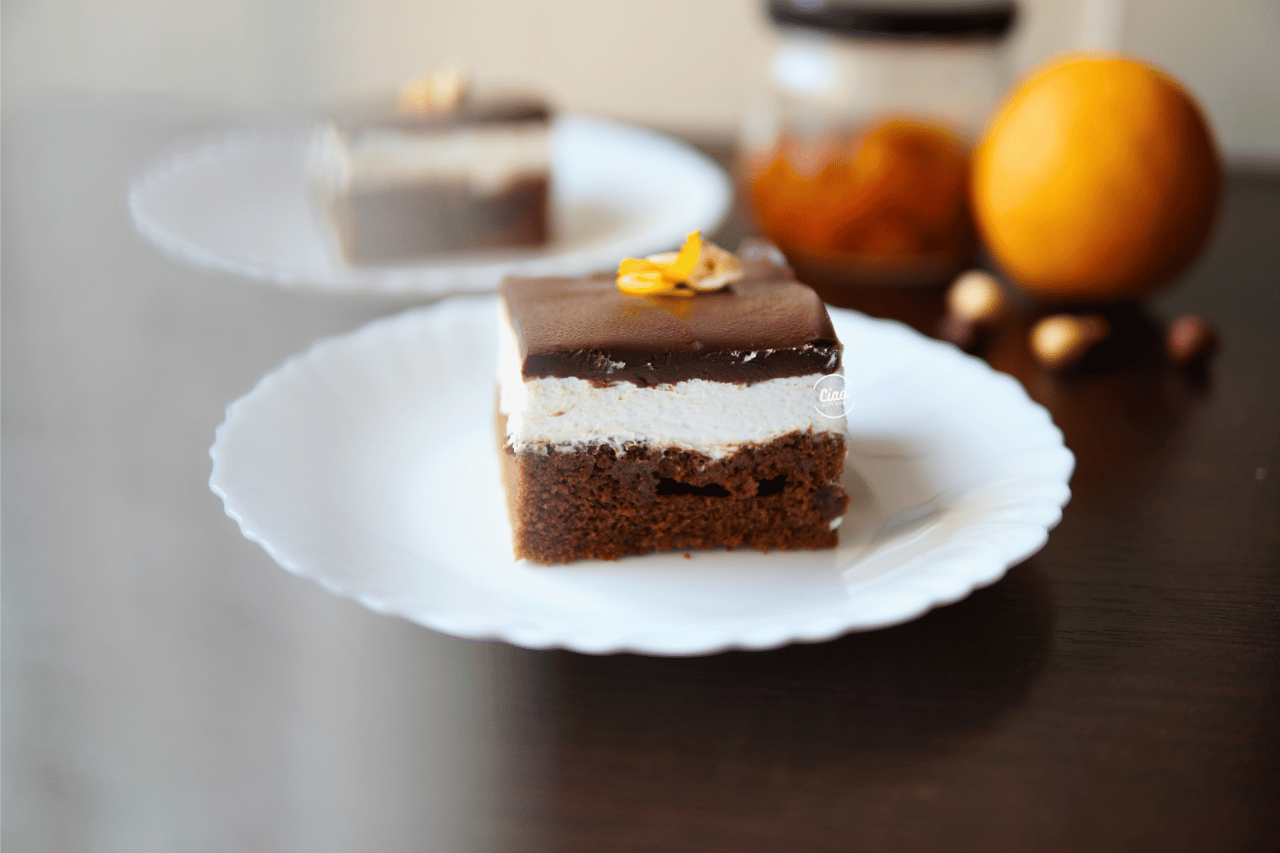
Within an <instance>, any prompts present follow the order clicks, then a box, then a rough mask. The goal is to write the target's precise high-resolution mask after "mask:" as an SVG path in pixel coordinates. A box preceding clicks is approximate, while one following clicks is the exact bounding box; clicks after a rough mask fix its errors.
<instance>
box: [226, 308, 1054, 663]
mask: <svg viewBox="0 0 1280 853" xmlns="http://www.w3.org/2000/svg"><path fill="white" fill-rule="evenodd" d="M495 311H496V307H495V301H494V299H493V298H492V297H486V298H472V299H465V298H463V299H456V300H447V301H445V302H441V303H439V304H437V305H435V306H432V307H429V308H425V309H419V310H416V311H412V312H409V313H405V314H400V315H398V316H394V317H390V318H388V319H385V320H381V321H378V322H376V323H373V324H372V325H370V326H367V327H365V328H364V329H362V330H360V331H357V332H354V333H352V334H349V335H346V336H344V337H340V338H335V339H332V340H328V341H324V342H321V343H319V344H317V345H316V346H315V347H313V348H312V349H311V350H310V351H309V352H307V353H306V354H304V355H301V356H298V357H296V358H294V359H292V360H291V361H289V362H287V363H286V364H285V365H284V366H283V367H281V368H280V369H278V370H276V371H275V372H273V373H271V374H269V375H267V376H266V377H265V378H263V380H262V381H261V382H260V383H259V384H258V386H257V387H256V388H255V389H254V390H253V391H252V392H250V393H249V394H248V395H247V396H245V397H244V398H242V399H240V400H238V401H237V402H235V403H234V404H232V405H231V406H230V407H229V408H228V410H227V419H226V421H225V422H224V423H223V424H222V426H221V427H220V428H219V429H218V433H217V438H216V440H215V441H214V444H213V447H212V448H211V450H210V453H211V455H212V456H213V475H212V477H211V479H210V486H211V487H212V489H213V491H214V492H216V493H217V494H218V495H219V496H221V497H222V499H223V502H224V504H225V506H226V510H227V514H228V515H229V516H231V517H232V518H233V519H235V520H236V521H237V522H238V523H239V524H240V529H241V530H242V532H243V533H244V535H245V536H247V537H248V538H249V539H252V540H253V541H255V542H258V543H259V544H261V545H262V546H263V547H264V548H265V549H266V550H267V552H268V553H269V554H270V555H271V556H272V557H273V558H274V559H275V560H276V562H278V563H279V564H280V565H281V566H283V567H284V568H286V569H288V570H289V571H292V572H295V573H297V574H300V575H303V576H305V577H309V578H312V579H314V580H316V581H317V582H319V583H320V584H322V585H323V586H325V587H326V588H328V589H329V590H331V591H333V592H335V593H338V594H340V595H346V596H350V597H352V598H354V599H356V600H358V601H360V602H361V603H362V604H364V605H366V606H367V607H369V608H371V609H373V610H376V611H379V612H383V613H393V614H397V615H400V616H403V617H405V618H407V619H411V620H413V621H415V622H419V623H421V624H423V625H426V626H428V627H431V628H434V629H436V630H438V631H443V632H445V633H448V634H454V635H457V636H460V637H472V638H477V639H481V638H494V639H501V640H505V641H507V642H510V643H514V644H516V645H519V646H525V647H529V648H547V647H565V648H570V649H576V650H578V651H582V652H592V653H603V652H614V651H635V652H644V653H650V654H663V655H694V654H706V653H710V652H715V651H719V650H722V649H728V648H751V649H762V648H769V647H773V646H778V645H782V644H784V643H789V642H793V641H813V640H823V639H827V638H830V637H834V636H837V635H839V634H842V633H845V632H848V631H857V630H867V629H871V628H880V627H884V626H888V625H893V624H896V623H899V622H904V621H906V620H909V619H913V618H915V617H917V616H919V615H920V614H922V613H924V612H925V611H927V610H928V609H929V608H931V607H934V606H937V605H940V604H946V603H949V602H953V601H956V600H958V599H961V598H963V597H964V596H966V595H967V594H968V593H969V592H970V591H971V590H973V589H974V588H976V587H980V586H984V585H986V584H990V583H992V582H994V581H995V580H997V579H999V578H1000V577H1001V576H1002V575H1003V574H1004V572H1005V570H1006V569H1007V568H1008V567H1009V566H1011V565H1013V564H1015V563H1017V562H1019V561H1021V560H1023V559H1025V558H1026V557H1028V556H1029V555H1031V554H1033V553H1034V552H1035V551H1037V550H1039V549H1040V547H1041V546H1043V545H1044V543H1045V540H1046V538H1047V535H1048V533H1047V531H1048V530H1049V529H1050V528H1052V527H1053V526H1054V525H1055V524H1056V523H1057V522H1058V520H1059V518H1060V515H1061V512H1060V508H1061V507H1062V506H1063V505H1064V504H1065V503H1066V501H1067V498H1068V497H1069V495H1070V492H1069V490H1068V488H1067V480H1068V479H1069V477H1070V475H1071V470H1072V467H1073V465H1074V458H1073V457H1072V455H1071V453H1070V452H1069V451H1068V450H1067V449H1066V448H1065V447H1064V446H1063V444H1062V434H1061V433H1060V432H1059V431H1058V429H1057V428H1056V427H1055V426H1054V425H1053V423H1052V422H1051V421H1050V419H1049V416H1048V414H1047V413H1046V412H1045V410H1044V409H1042V408H1041V407H1040V406H1038V405H1036V404H1035V403H1033V402H1031V401H1030V400H1029V399H1028V398H1027V396H1026V394H1025V392H1023V390H1022V387H1021V386H1020V385H1018V383H1017V382H1016V381H1015V380H1013V379H1012V378H1010V377H1008V376H1006V375H1004V374H1000V373H996V372H994V371H992V370H991V369H990V368H989V367H987V366H986V365H985V364H984V363H983V362H981V361H978V360H977V359H973V358H970V357H968V356H965V355H963V354H961V353H960V352H959V351H958V350H956V349H955V348H953V347H950V346H948V345H945V344H941V343H938V342H936V341H931V340H928V339H926V338H924V337H922V336H920V335H918V334H916V333H915V332H913V331H911V330H910V329H907V328H906V327H904V326H900V325H898V324H895V323H889V322H885V321H881V320H872V319H869V318H867V317H864V316H862V315H860V314H855V313H853V312H848V311H840V310H834V311H832V319H833V321H834V322H835V327H836V331H837V332H838V333H839V335H840V338H841V340H842V341H843V342H844V344H845V348H846V349H845V372H846V374H847V376H848V379H847V389H848V390H849V391H850V392H851V394H852V400H853V402H854V406H853V408H852V410H851V413H850V416H849V425H850V431H851V435H852V438H851V444H850V446H851V451H850V456H849V462H848V465H847V467H846V472H845V485H846V488H847V489H848V490H849V492H850V494H851V495H852V496H853V501H852V505H851V507H850V509H849V513H848V515H847V516H846V518H845V521H844V524H843V526H842V528H841V543H840V546H839V548H837V549H835V550H832V551H820V552H810V551H803V552H774V553H770V554H760V553H756V552H752V551H733V552H726V551H694V552H692V553H691V559H686V558H685V557H684V552H678V553H670V554H651V555H648V556H644V557H631V558H627V559H623V560H620V561H618V562H616V563H608V562H595V561H591V562H582V563H576V564H572V565H568V566H556V567H545V566H538V565H532V564H529V563H527V562H524V561H521V562H516V561H515V560H513V559H512V557H511V544H510V529H509V526H508V523H507V519H506V512H505V504H504V501H503V495H502V488H501V485H500V482H499V472H498V462H497V450H496V441H495V439H494V436H493V415H492V412H493V401H494V375H495V360H494V348H495V345H496V331H495V329H496V319H495Z"/></svg>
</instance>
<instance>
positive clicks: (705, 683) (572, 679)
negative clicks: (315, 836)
mask: <svg viewBox="0 0 1280 853" xmlns="http://www.w3.org/2000/svg"><path fill="white" fill-rule="evenodd" d="M1052 630H1053V602H1052V599H1051V597H1050V594H1049V590H1048V587H1047V584H1046V583H1045V581H1044V580H1043V578H1041V576H1040V574H1039V573H1038V572H1037V570H1036V567H1035V564H1034V561H1032V562H1029V563H1027V564H1024V565H1022V566H1020V567H1018V568H1015V569H1014V570H1012V572H1011V573H1010V574H1009V576H1007V577H1006V578H1005V579H1004V580H1002V581H1001V582H999V583H998V584H996V585H995V586H993V587H990V588H988V589H984V590H979V591H977V592H975V593H974V594H973V595H972V596H970V597H969V598H968V599H966V600H965V601H963V602H961V603H958V604H955V605H952V606H949V607H945V608H942V609H940V610H937V611H934V612H931V613H929V614H927V615H925V616H924V617H922V618H920V619H918V620H915V621H913V622H910V623H907V624H905V625H900V626H897V627H894V628H889V629H885V630H881V631H874V632H868V633H862V634H852V635H849V636H845V637H842V638H840V639H837V640H833V641H830V642H827V643H820V644H814V645H793V646H788V647H784V648H781V649H776V650H773V651H767V652H736V651H735V652H726V653H723V654H719V655H714V656H710V657H700V658H656V657H640V656H635V655H615V656H607V657H591V656H587V655H580V654H575V653H571V652H560V651H557V652H550V653H547V654H546V655H545V657H544V659H543V661H542V672H541V676H542V683H541V685H539V686H537V687H534V688H532V689H535V690H537V691H538V692H539V693H540V694H541V695H540V696H539V697H538V698H537V700H536V701H535V702H534V703H533V707H534V708H535V709H536V710H535V713H541V714H542V715H544V718H543V719H542V720H541V721H540V723H539V725H541V726H544V727H546V728H548V729H550V731H549V732H548V733H547V735H548V736H549V738H550V739H551V741H552V742H553V743H554V746H553V747H552V751H553V753H554V757H553V764H554V766H555V771H554V773H555V776H556V778H557V785H566V786H568V787H569V788H570V789H571V790H568V791H562V792H561V793H563V794H566V795H568V796H570V797H572V796H574V795H575V794H582V795H585V796H591V795H592V792H593V791H596V789H597V788H599V789H614V788H616V787H617V786H622V787H623V788H625V787H635V786H638V787H641V788H644V787H648V786H663V785H675V786H676V787H678V788H683V787H686V786H688V785H691V784H692V785H696V786H701V787H706V786H710V788H712V789H714V788H715V787H716V786H717V784H721V783H725V782H728V783H729V784H730V785H738V784H749V783H750V784H753V783H752V781H751V780H753V779H754V780H755V781H756V782H759V781H760V779H761V778H762V777H763V778H764V779H766V780H772V781H773V782H778V781H779V780H785V779H794V778H795V777H804V776H808V775H813V776H815V777H820V778H822V779H824V780H825V781H824V784H830V783H832V782H835V781H837V780H843V782H845V783H855V781H856V780H858V779H861V780H863V781H864V782H868V783H870V782H873V780H876V779H879V780H881V781H883V780H885V779H893V778H895V777H900V776H901V775H905V774H910V773H911V772H912V768H913V767H914V766H916V765H917V764H918V762H921V761H924V760H927V759H928V757H929V756H931V755H935V754H938V753H939V752H942V753H945V752H947V751H949V750H952V749H956V748H959V747H960V746H961V745H962V744H963V743H964V742H965V741H966V740H968V739H970V738H973V737H975V736H978V735H980V734H981V733H982V732H983V731H984V730H985V729H987V728H988V727H990V726H991V725H992V724H993V723H994V722H995V721H996V719H997V718H999V716H1000V715H1001V714H1002V713H1003V712H1005V711H1006V710H1007V709H1009V708H1010V707H1012V706H1015V705H1017V704H1018V703H1019V702H1020V701H1021V700H1022V698H1023V697H1024V696H1025V695H1026V693H1027V691H1028V689H1029V688H1030V687H1031V685H1032V684H1033V683H1034V681H1035V679H1036V676H1037V673H1038V672H1039V671H1040V669H1041V667H1042V665H1043V663H1044V660H1045V657H1046V655H1047V653H1048V649H1049V644H1050V637H1051V634H1052ZM531 687H532V685H531Z"/></svg>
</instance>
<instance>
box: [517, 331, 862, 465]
mask: <svg viewBox="0 0 1280 853" xmlns="http://www.w3.org/2000/svg"><path fill="white" fill-rule="evenodd" d="M821 378H822V374H814V375H812V376H792V377H785V378H782V379H768V380H765V381H763V382H755V383H752V384H750V385H739V384H735V383H730V382H708V381H706V380H704V379H690V380H687V381H684V382H676V383H673V384H669V385H658V386H656V387H652V388H641V387H639V386H637V385H633V384H632V383H630V382H618V383H615V384H613V385H608V386H604V387H599V386H596V385H592V384H591V383H590V382H588V381H587V380H585V379H575V378H569V379H559V378H555V377H539V378H536V379H528V380H526V379H524V377H523V376H522V375H521V363H520V354H519V347H518V344H517V342H516V337H515V334H514V332H513V331H512V329H511V325H510V322H509V321H508V320H507V317H506V312H505V309H504V311H503V316H502V322H501V323H500V325H499V345H498V388H499V400H498V408H499V410H500V411H501V412H502V414H504V415H506V417H507V441H508V444H509V445H511V446H512V447H513V449H514V450H515V451H516V452H522V451H525V450H530V449H539V448H543V447H546V446H548V445H550V446H552V447H554V448H556V449H557V450H565V451H568V450H574V449H577V448H578V447H581V446H582V445H583V444H600V443H603V444H609V445H612V446H614V447H616V448H618V449H622V448H624V447H626V446H627V445H634V444H648V445H652V446H657V447H672V446H677V447H680V448H682V449H687V450H695V451H698V452H699V453H704V454H706V455H707V456H709V457H711V458H712V459H722V458H724V457H725V456H728V455H730V454H731V453H733V452H734V451H735V450H737V449H738V448H739V447H741V446H742V445H744V444H753V443H754V444H758V443H764V442H769V441H772V440H774V439H776V438H781V437H782V436H784V435H787V434H788V433H791V432H796V431H799V432H805V431H806V430H813V431H814V432H817V433H822V432H833V433H838V434H844V432H845V419H844V418H843V417H840V418H832V417H828V416H826V415H823V414H822V413H820V412H819V411H818V408H817V404H818V392H817V391H816V390H815V389H814V385H815V383H817V381H818V380H819V379H821Z"/></svg>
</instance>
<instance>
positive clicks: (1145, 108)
mask: <svg viewBox="0 0 1280 853" xmlns="http://www.w3.org/2000/svg"><path fill="white" fill-rule="evenodd" d="M1221 189H1222V165H1221V162H1220V160H1219V157H1218V153H1217V149H1216V147H1215V145H1214V142H1213V137H1212V134H1211V133H1210V131H1209V127H1208V124H1207V123H1206V121H1205V118H1204V115H1203V114H1202V113H1201V112H1200V109H1199V107H1198V106H1197V105H1196V102H1195V101H1194V100H1193V99H1192V97H1191V95H1189V94H1188V93H1187V92H1186V90H1184V89H1183V88H1182V87H1181V86H1179V85H1178V84H1177V83H1176V82H1175V81H1174V80H1173V79H1172V78H1170V77H1169V76H1168V75H1166V74H1164V73H1162V72H1161V71H1159V70H1157V69H1155V68H1152V67H1151V66H1149V65H1146V64H1144V63H1142V62H1138V61H1136V60H1134V59H1131V58H1126V57H1123V56H1117V55H1113V54H1106V55H1104V54H1076V55H1071V56H1068V57H1066V58H1062V59H1059V60H1057V61H1052V62H1050V63H1049V64H1047V65H1045V66H1043V67H1041V68H1040V69H1038V70H1036V71H1034V72H1032V73H1031V74H1030V75H1029V76H1028V77H1027V78H1026V79H1025V80H1024V81H1022V82H1021V83H1020V84H1019V85H1018V86H1017V87H1016V88H1015V89H1014V90H1013V92H1012V93H1011V94H1010V95H1009V97H1008V98H1007V99H1006V101H1005V102H1004V104H1003V105H1002V106H1001V108H1000V109H999V111H998V112H997V114H996V116H995V118H994V119H993V120H992V122H991V124H990V125H989V126H988V128H987V131H986V134H985V136H984V138H983V140H982V142H981V143H980V144H979V145H978V148H977V149H976V151H975V152H974V158H973V174H972V184H971V194H972V203H973V211H974V216H975V218H976V220H977V224H978V228H979V230H980V232H981V234H982V236H983V238H984V240H985V241H986V245H987V247H988V249H989V250H990V251H991V253H992V255H993V256H994V257H995V259H996V260H997V261H998V262H999V263H1000V264H1001V266H1002V267H1003V268H1004V270H1005V272H1007V273H1008V274H1009V276H1010V277H1011V278H1013V279H1014V280H1015V281H1016V282H1017V283H1018V284H1020V285H1021V286H1022V287H1023V288H1025V289H1026V290H1028V291H1029V292H1031V293H1032V294H1034V295H1036V296H1038V297H1040V298H1041V299H1044V300H1047V301H1074V300H1088V301H1092V300H1115V299H1130V298H1134V297H1138V296H1142V295H1144V294H1146V293H1149V292H1151V291H1152V290H1155V289H1156V288H1159V287H1160V286H1162V285H1164V284H1166V283H1168V282H1169V281H1170V280H1171V279H1172V278H1173V277H1174V276H1176V275H1177V274H1178V273H1179V272H1181V271H1182V270H1183V269H1184V268H1185V267H1186V266H1187V265H1188V264H1189V263H1190V262H1191V260H1192V259H1193V258H1194V257H1195V255H1196V253H1197V252H1199V250H1200V248H1201V247H1202V246H1203V245H1204V242H1205V238H1206V237H1207V236H1208V234H1209V229H1210V227H1211V225H1212V224H1213V217H1214V214H1215V213H1216V212H1217V207H1218V198H1219V195H1220V194H1221Z"/></svg>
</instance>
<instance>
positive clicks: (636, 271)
mask: <svg viewBox="0 0 1280 853" xmlns="http://www.w3.org/2000/svg"><path fill="white" fill-rule="evenodd" d="M740 278H742V265H741V264H739V263H738V259H737V258H735V257H734V256H733V255H732V254H730V253H729V252H726V251H725V250H724V249H721V248H720V247H719V246H717V245H716V244H714V243H709V242H708V243H704V242H703V240H702V234H701V232H698V231H694V232H693V233H692V234H690V235H689V236H688V238H687V239H686V240H685V241H684V245H683V246H681V247H680V251H679V252H663V253H661V254H657V255H649V256H648V257H647V258H644V259H643V260H640V259H636V258H625V259H623V261H622V263H620V264H618V289H619V290H621V291H622V292H623V293H628V294H631V295H632V296H658V295H663V296H693V295H694V294H695V293H697V292H699V291H709V290H718V289H720V288H721V287H724V286H725V285H726V284H728V283H729V282H731V281H737V280H738V279H740Z"/></svg>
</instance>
